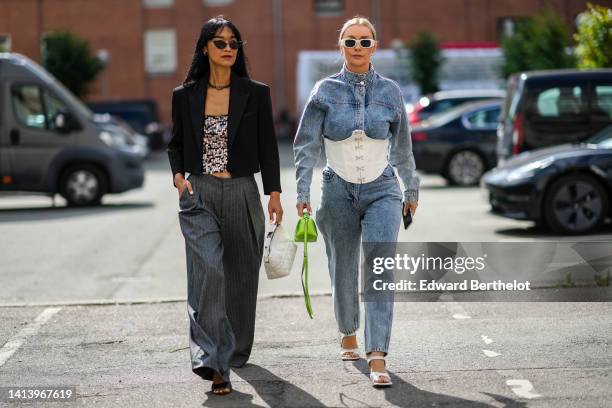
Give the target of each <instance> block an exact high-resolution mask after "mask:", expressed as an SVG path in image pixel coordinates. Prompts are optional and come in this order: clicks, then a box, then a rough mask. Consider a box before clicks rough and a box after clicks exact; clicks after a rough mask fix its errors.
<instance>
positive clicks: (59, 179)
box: [0, 53, 147, 205]
mask: <svg viewBox="0 0 612 408" xmlns="http://www.w3.org/2000/svg"><path fill="white" fill-rule="evenodd" d="M0 118H1V119H0V174H1V175H2V183H1V184H0V190H4V191H30V192H42V193H46V194H51V195H53V194H56V193H59V194H61V195H62V196H63V197H64V198H65V199H66V200H67V202H68V204H69V205H92V204H98V203H100V201H101V199H102V196H103V195H104V194H107V193H121V192H123V191H126V190H130V189H133V188H138V187H141V186H142V185H143V182H144V170H143V167H142V161H143V158H144V157H145V155H146V153H147V151H146V149H144V148H143V146H142V144H138V143H136V142H134V140H133V135H131V134H130V133H128V132H126V131H125V130H121V128H119V127H118V126H115V125H113V124H111V123H104V122H99V121H96V120H95V119H94V114H93V113H92V112H91V111H90V110H89V109H88V108H87V107H86V106H85V105H84V104H83V103H82V102H81V101H79V100H78V99H77V98H76V97H74V95H72V94H71V93H70V91H69V90H68V89H66V88H65V87H64V86H63V85H62V84H61V83H60V82H59V81H57V80H56V79H55V78H54V77H53V76H52V75H51V74H49V73H48V72H47V71H45V70H44V69H43V68H42V67H41V66H40V65H38V64H37V63H35V62H34V61H32V60H30V59H29V58H27V57H25V56H23V55H20V54H12V53H0Z"/></svg>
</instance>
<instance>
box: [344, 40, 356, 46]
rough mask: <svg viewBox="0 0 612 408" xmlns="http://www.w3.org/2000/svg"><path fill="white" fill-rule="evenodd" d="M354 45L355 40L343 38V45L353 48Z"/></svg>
mask: <svg viewBox="0 0 612 408" xmlns="http://www.w3.org/2000/svg"><path fill="white" fill-rule="evenodd" d="M355 45H357V41H355V40H344V46H345V47H348V48H353V47H354V46H355Z"/></svg>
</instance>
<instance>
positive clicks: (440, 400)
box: [353, 359, 522, 408]
mask: <svg viewBox="0 0 612 408" xmlns="http://www.w3.org/2000/svg"><path fill="white" fill-rule="evenodd" d="M353 365H354V366H355V368H357V369H358V370H359V371H360V372H361V373H362V374H364V375H365V377H366V380H365V381H364V386H368V387H372V386H371V385H370V367H368V364H367V363H366V360H364V359H361V360H358V361H355V362H353ZM388 373H389V375H390V376H391V381H392V382H393V385H392V386H391V387H387V388H381V389H380V390H375V391H379V392H384V393H385V399H386V400H387V402H389V404H393V405H396V406H398V407H470V408H484V407H494V405H489V404H486V403H484V402H478V401H471V400H467V399H463V398H458V397H453V396H450V395H443V394H436V393H433V392H429V391H423V390H420V389H418V388H417V387H415V386H414V385H411V384H409V383H407V382H406V381H404V380H402V379H401V378H400V377H398V376H397V375H395V374H393V372H391V371H388ZM372 389H373V390H374V388H373V387H372ZM508 401H510V402H514V401H513V400H510V399H508ZM362 404H363V403H362ZM506 406H513V407H514V406H515V405H506ZM520 406H522V405H520ZM516 407H519V405H516Z"/></svg>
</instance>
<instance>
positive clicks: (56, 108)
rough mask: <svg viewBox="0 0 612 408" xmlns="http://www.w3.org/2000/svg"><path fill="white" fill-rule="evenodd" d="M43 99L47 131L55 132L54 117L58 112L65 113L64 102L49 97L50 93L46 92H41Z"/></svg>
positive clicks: (51, 96)
mask: <svg viewBox="0 0 612 408" xmlns="http://www.w3.org/2000/svg"><path fill="white" fill-rule="evenodd" d="M43 97H44V101H45V109H46V112H47V115H46V116H47V123H48V125H49V129H53V130H55V116H56V115H57V114H58V113H59V112H60V111H64V112H65V111H67V109H68V108H67V107H66V105H65V104H64V102H62V101H60V100H59V99H57V98H56V97H55V96H53V95H51V93H50V92H49V91H47V90H45V91H44V92H43Z"/></svg>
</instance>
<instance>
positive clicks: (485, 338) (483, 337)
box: [480, 334, 493, 344]
mask: <svg viewBox="0 0 612 408" xmlns="http://www.w3.org/2000/svg"><path fill="white" fill-rule="evenodd" d="M480 337H482V341H484V342H485V344H491V343H493V340H491V339H490V338H488V337H487V336H485V335H484V334H482V335H481V336H480Z"/></svg>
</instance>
